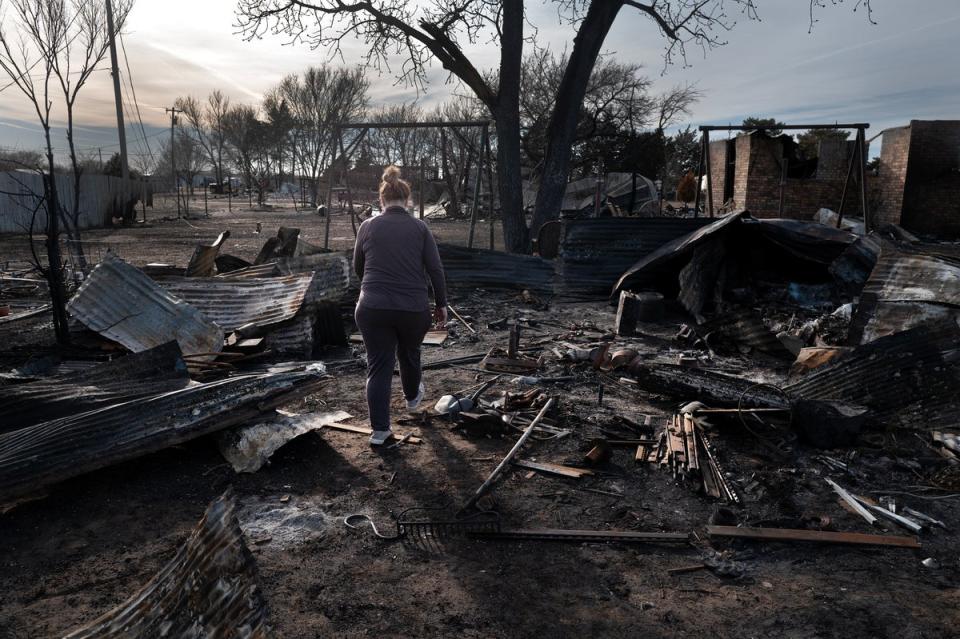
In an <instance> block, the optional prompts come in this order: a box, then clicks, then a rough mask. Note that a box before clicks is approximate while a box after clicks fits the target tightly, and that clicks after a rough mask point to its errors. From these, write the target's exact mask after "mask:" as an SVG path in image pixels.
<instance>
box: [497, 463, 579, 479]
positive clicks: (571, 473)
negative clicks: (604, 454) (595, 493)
mask: <svg viewBox="0 0 960 639" xmlns="http://www.w3.org/2000/svg"><path fill="white" fill-rule="evenodd" d="M513 465H514V466H520V467H521V468H529V469H530V470H539V471H540V472H544V473H549V474H551V475H560V476H562V477H573V478H574V479H580V478H581V477H583V476H584V475H592V474H593V471H592V470H588V469H586V468H575V467H573V466H563V465H562V464H550V463H547V462H535V461H530V460H529V459H515V460H513Z"/></svg>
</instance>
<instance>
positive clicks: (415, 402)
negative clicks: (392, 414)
mask: <svg viewBox="0 0 960 639" xmlns="http://www.w3.org/2000/svg"><path fill="white" fill-rule="evenodd" d="M425 390H426V389H424V387H423V382H420V388H419V390H418V391H417V396H416V397H414V398H413V399H408V400H407V410H417V408H419V406H420V402H421V401H423V393H424V391H425Z"/></svg>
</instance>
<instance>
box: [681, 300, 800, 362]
mask: <svg viewBox="0 0 960 639" xmlns="http://www.w3.org/2000/svg"><path fill="white" fill-rule="evenodd" d="M697 333H698V334H700V335H702V336H703V337H704V339H705V341H706V342H707V344H709V345H710V347H711V348H714V349H715V350H718V349H719V350H722V346H723V342H724V341H725V340H728V341H730V342H733V343H736V344H741V345H745V346H748V347H750V348H752V349H754V350H756V351H759V352H761V353H766V354H767V355H770V356H772V357H777V358H780V359H786V360H790V361H793V360H794V359H796V358H795V356H794V355H793V353H791V352H790V351H789V350H787V348H786V347H785V346H784V345H783V342H781V341H780V340H779V339H777V336H776V335H774V334H773V333H772V332H771V331H770V329H769V328H767V326H766V324H764V323H763V320H762V319H761V318H760V314H759V313H757V311H755V310H753V309H752V308H746V307H739V308H732V309H730V308H728V309H724V312H723V313H722V314H720V315H719V317H717V318H716V319H714V320H711V321H710V322H707V323H705V324H702V325H700V326H698V327H697Z"/></svg>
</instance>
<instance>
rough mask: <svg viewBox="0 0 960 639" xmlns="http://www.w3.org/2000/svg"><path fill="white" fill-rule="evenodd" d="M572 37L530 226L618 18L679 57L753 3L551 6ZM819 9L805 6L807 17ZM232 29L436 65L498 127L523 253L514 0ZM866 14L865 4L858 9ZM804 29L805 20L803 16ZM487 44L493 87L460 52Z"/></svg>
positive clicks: (397, 0)
mask: <svg viewBox="0 0 960 639" xmlns="http://www.w3.org/2000/svg"><path fill="white" fill-rule="evenodd" d="M554 2H555V3H556V4H557V6H558V8H559V11H560V14H561V16H562V17H563V18H565V19H566V20H568V21H569V23H570V25H571V26H572V28H573V29H574V30H575V32H576V35H575V37H574V39H573V43H574V44H573V48H572V49H571V51H570V55H569V58H568V62H567V66H566V68H565V69H564V73H563V76H562V78H561V81H560V85H559V90H558V92H557V95H556V100H555V101H554V104H553V108H552V109H551V116H550V121H549V123H548V126H547V131H546V139H547V148H546V151H545V154H544V163H543V179H542V180H541V187H540V191H539V193H538V197H537V205H536V209H535V212H534V218H533V221H532V227H533V229H534V231H536V229H537V228H538V227H539V225H540V224H542V223H543V222H544V221H546V220H548V219H550V218H552V217H555V216H556V215H557V214H558V213H559V209H560V202H561V200H562V198H563V193H564V189H565V187H566V182H567V174H568V169H569V162H570V152H571V151H570V150H571V148H572V146H573V141H574V139H575V137H576V130H577V124H578V122H579V116H580V106H581V104H582V103H583V99H584V95H585V93H586V90H587V86H588V84H589V82H590V77H591V73H592V71H593V67H594V64H595V63H596V61H597V58H598V56H599V55H600V52H601V49H602V47H603V42H604V40H605V39H606V36H607V33H608V32H609V31H610V28H611V27H612V25H613V23H614V21H615V20H616V18H617V15H618V14H619V13H620V11H621V9H624V8H625V7H626V8H628V9H629V10H631V11H638V12H640V13H641V14H642V15H644V16H646V17H647V18H649V19H650V20H651V21H652V22H653V24H654V25H656V27H657V28H658V29H659V31H660V33H661V35H662V36H663V37H664V38H665V39H666V43H667V44H666V47H665V51H664V58H665V60H666V61H667V62H668V63H669V62H671V61H672V60H674V59H676V58H683V57H684V56H685V53H686V48H687V46H700V47H702V48H704V49H708V48H711V47H714V46H717V45H721V44H723V41H722V40H721V39H720V36H719V35H718V34H720V33H723V32H725V31H728V30H730V29H731V28H732V27H733V26H734V24H735V22H734V21H733V19H732V18H731V17H730V15H729V14H728V13H727V11H728V10H730V9H733V10H736V11H739V12H741V13H742V14H744V15H746V16H747V17H748V18H751V19H753V18H756V17H757V14H756V8H755V5H754V2H755V0H648V2H647V3H643V2H640V1H638V0H554ZM825 3H826V0H810V5H811V16H812V15H813V13H812V11H813V9H814V8H816V7H819V6H822V5H823V4H825ZM237 4H238V9H237V13H238V24H239V27H240V29H241V30H243V31H244V32H245V34H246V35H247V37H249V38H256V37H259V36H261V35H262V34H263V33H264V32H267V31H271V32H274V33H283V34H286V35H288V36H289V37H290V38H291V39H292V40H293V41H294V42H303V43H306V44H308V45H310V46H313V47H327V48H329V49H330V51H331V54H332V55H337V54H339V53H340V44H341V42H342V41H343V40H344V39H345V38H347V39H353V38H356V39H359V40H360V41H362V42H364V43H365V44H366V46H367V53H366V56H365V62H366V63H367V64H368V65H371V66H373V67H374V68H378V69H379V68H385V67H386V68H389V67H387V66H386V65H387V62H388V57H389V56H390V55H391V54H394V53H397V52H402V53H403V54H404V55H405V61H404V63H403V64H402V65H401V66H400V67H399V68H398V70H397V75H398V76H399V78H400V80H402V81H406V82H409V83H411V84H413V85H415V86H418V87H419V86H422V85H423V83H424V82H425V79H426V69H427V67H428V64H429V63H430V62H431V61H432V60H436V61H437V62H439V63H440V64H441V65H443V67H444V68H445V69H446V70H447V71H449V72H450V73H451V74H452V75H454V76H456V77H457V78H458V79H459V80H460V81H461V82H462V83H463V84H464V85H465V86H466V87H468V88H469V89H470V91H472V92H473V93H474V95H475V96H476V97H477V98H478V99H479V100H480V101H481V102H482V103H483V104H484V105H485V106H486V107H487V109H488V110H489V112H490V114H491V115H492V116H493V118H494V120H495V123H496V137H497V160H498V168H499V174H500V180H499V192H500V202H501V206H502V208H503V212H504V215H503V228H504V238H505V240H506V245H507V248H508V249H509V250H513V251H525V250H528V247H529V236H530V232H529V229H528V227H527V224H526V221H525V219H524V217H523V212H522V195H521V191H522V185H521V179H520V178H521V153H520V84H521V82H520V80H521V62H522V60H523V48H524V27H525V10H524V9H525V7H524V2H523V1H522V0H502V1H497V0H457V1H455V2H446V1H443V0H433V1H431V2H429V3H413V2H407V1H406V0H364V1H361V2H350V1H349V0H238V3H237ZM856 4H857V6H858V7H861V6H865V7H866V8H867V12H868V15H869V9H870V0H857V3H856ZM811 20H812V17H811ZM481 40H483V41H493V42H495V43H496V44H498V45H499V49H500V62H499V67H498V69H497V73H496V77H497V78H498V80H499V82H498V84H497V85H496V86H494V85H492V84H491V83H490V81H489V78H488V77H487V76H485V75H484V74H483V73H482V71H481V70H480V69H479V68H478V67H477V66H476V64H475V63H474V62H473V61H472V60H471V59H470V58H469V57H468V56H467V55H466V53H465V52H464V48H463V45H464V43H476V42H479V41H481Z"/></svg>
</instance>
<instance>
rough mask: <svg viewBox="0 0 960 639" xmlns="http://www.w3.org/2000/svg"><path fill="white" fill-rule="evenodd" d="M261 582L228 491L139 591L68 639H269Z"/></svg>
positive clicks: (233, 500) (234, 503)
mask: <svg viewBox="0 0 960 639" xmlns="http://www.w3.org/2000/svg"><path fill="white" fill-rule="evenodd" d="M258 581H259V578H258V575H257V566H256V563H255V562H254V560H253V556H252V555H251V554H250V550H249V549H248V548H247V546H246V544H245V543H244V539H243V533H242V532H241V530H240V524H239V522H238V521H237V504H236V499H235V498H234V497H233V495H232V493H231V491H227V493H225V494H224V495H223V496H222V497H220V498H219V499H217V500H216V501H214V502H213V503H212V504H210V507H209V508H207V512H206V513H205V514H204V515H203V519H201V520H200V523H199V524H197V526H196V528H194V529H193V532H192V533H190V537H189V539H187V541H186V543H184V544H183V545H182V546H181V547H180V549H179V550H178V551H177V554H176V555H175V556H174V558H173V559H172V560H171V561H170V563H168V564H167V565H166V566H164V567H163V568H162V569H161V570H160V571H159V572H158V573H157V574H156V575H154V576H153V578H152V579H150V581H148V582H147V583H146V584H145V585H144V586H143V588H141V589H140V590H139V591H137V592H136V593H134V594H133V595H131V596H130V598H129V599H127V600H126V601H125V602H124V603H122V604H120V605H119V606H117V607H116V608H114V609H113V610H111V611H110V612H108V613H106V614H105V615H103V616H102V617H100V618H98V619H96V620H95V621H93V622H92V623H90V624H89V625H87V626H84V627H83V628H80V629H79V630H75V631H73V632H71V633H70V634H69V635H67V639H88V638H89V639H93V638H94V637H96V638H98V639H104V638H108V639H109V638H111V637H115V638H121V637H122V638H124V639H134V638H136V639H155V638H158V637H180V638H184V639H185V638H187V637H197V638H199V637H218V638H221V639H230V638H236V639H240V638H243V639H266V638H267V637H269V636H270V626H269V625H268V622H267V606H266V602H265V600H264V598H263V595H262V594H261V592H260V587H259V585H258Z"/></svg>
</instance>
